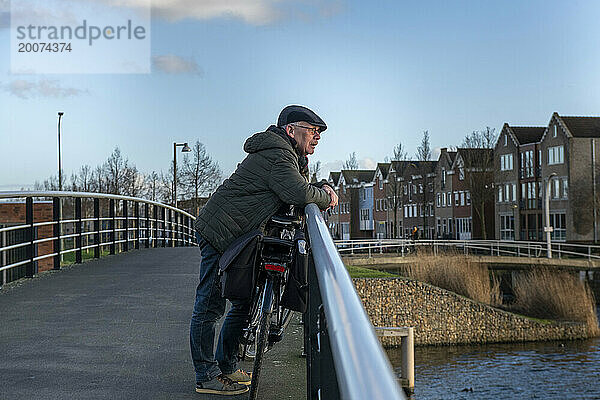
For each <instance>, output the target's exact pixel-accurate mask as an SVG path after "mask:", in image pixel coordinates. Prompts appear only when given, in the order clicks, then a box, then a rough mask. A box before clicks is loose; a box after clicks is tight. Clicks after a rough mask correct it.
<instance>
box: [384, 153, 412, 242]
mask: <svg viewBox="0 0 600 400" xmlns="http://www.w3.org/2000/svg"><path fill="white" fill-rule="evenodd" d="M408 164H409V162H408V161H392V162H391V163H390V169H389V170H388V176H387V183H385V188H386V195H387V199H388V225H389V238H391V239H396V238H402V237H404V228H403V225H404V214H403V201H404V194H403V189H402V188H403V184H404V178H403V174H404V170H405V169H406V167H407V166H408Z"/></svg>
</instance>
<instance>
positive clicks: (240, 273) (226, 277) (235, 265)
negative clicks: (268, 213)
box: [219, 229, 263, 300]
mask: <svg viewBox="0 0 600 400" xmlns="http://www.w3.org/2000/svg"><path fill="white" fill-rule="evenodd" d="M262 237H263V233H262V232H261V231H260V230H258V229H257V230H254V231H252V232H248V233H247V234H245V235H242V236H240V237H239V238H238V239H236V240H235V241H234V242H233V243H232V244H231V245H230V246H229V247H228V248H227V250H225V253H223V255H222V256H221V258H220V259H219V270H220V273H221V296H223V297H224V298H226V299H230V300H249V299H250V297H251V296H252V290H253V289H254V284H255V279H256V275H255V272H256V270H257V269H256V263H257V258H258V252H259V248H260V242H261V240H262Z"/></svg>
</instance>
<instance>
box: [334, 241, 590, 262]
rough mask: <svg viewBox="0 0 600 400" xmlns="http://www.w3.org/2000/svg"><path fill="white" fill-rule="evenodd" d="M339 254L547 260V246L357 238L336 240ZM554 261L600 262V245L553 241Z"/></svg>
mask: <svg viewBox="0 0 600 400" xmlns="http://www.w3.org/2000/svg"><path fill="white" fill-rule="evenodd" d="M335 244H336V246H337V248H338V251H339V252H340V253H343V254H348V253H350V254H354V253H362V254H364V253H367V254H369V256H371V255H372V254H374V253H384V252H390V251H393V252H395V253H398V254H399V255H402V256H406V255H412V253H414V251H415V250H416V249H418V248H421V247H422V248H430V249H431V250H432V251H433V253H434V254H436V253H437V252H438V251H442V250H444V249H449V248H453V249H457V250H459V251H461V252H464V253H465V254H477V255H490V256H512V257H532V258H546V257H547V251H546V243H545V242H532V241H505V240H429V239H422V240H421V239H419V240H409V239H357V240H336V241H335ZM551 248H552V254H553V257H555V258H574V259H587V260H589V261H592V260H599V259H600V246H598V245H585V244H577V243H565V242H552V243H551Z"/></svg>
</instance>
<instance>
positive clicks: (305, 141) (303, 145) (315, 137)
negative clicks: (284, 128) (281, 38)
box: [288, 122, 321, 156]
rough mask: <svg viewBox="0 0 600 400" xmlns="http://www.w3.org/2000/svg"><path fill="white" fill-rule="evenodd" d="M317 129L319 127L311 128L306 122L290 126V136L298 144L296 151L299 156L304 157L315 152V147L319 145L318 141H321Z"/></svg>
mask: <svg viewBox="0 0 600 400" xmlns="http://www.w3.org/2000/svg"><path fill="white" fill-rule="evenodd" d="M288 129H289V128H288ZM319 129H320V128H319V127H317V126H313V125H311V124H309V123H308V122H296V123H294V124H292V135H291V136H292V137H293V138H294V139H296V142H298V151H299V152H300V154H301V155H303V156H306V155H309V154H313V153H314V152H315V147H316V146H317V144H319V139H321V134H320V132H319ZM288 134H289V131H288Z"/></svg>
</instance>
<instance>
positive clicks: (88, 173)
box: [71, 164, 92, 192]
mask: <svg viewBox="0 0 600 400" xmlns="http://www.w3.org/2000/svg"><path fill="white" fill-rule="evenodd" d="M71 185H72V187H73V191H76V192H91V186H92V167H90V166H89V165H87V164H85V165H82V166H81V167H80V168H79V172H77V173H74V174H72V175H71Z"/></svg>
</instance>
